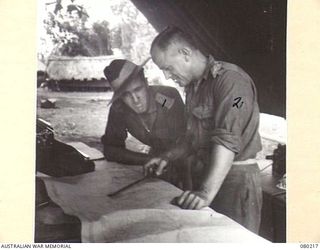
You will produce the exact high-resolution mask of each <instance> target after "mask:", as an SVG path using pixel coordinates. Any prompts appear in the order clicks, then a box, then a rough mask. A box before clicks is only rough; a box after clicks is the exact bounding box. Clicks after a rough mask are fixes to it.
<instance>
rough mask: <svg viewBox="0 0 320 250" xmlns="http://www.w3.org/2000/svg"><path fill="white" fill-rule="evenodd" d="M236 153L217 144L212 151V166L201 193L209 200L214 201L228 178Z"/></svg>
mask: <svg viewBox="0 0 320 250" xmlns="http://www.w3.org/2000/svg"><path fill="white" fill-rule="evenodd" d="M234 156H235V154H234V152H232V151H231V150H229V149H227V148H225V147H224V146H221V145H217V144H215V145H214V146H213V148H212V151H211V159H210V166H209V168H208V170H207V173H206V177H205V179H204V181H203V183H202V186H201V191H203V192H205V193H206V194H207V196H208V199H209V200H211V201H212V200H213V199H214V198H215V196H216V194H217V193H218V191H219V189H220V187H221V185H222V183H223V181H224V179H225V177H226V176H227V174H228V172H229V170H230V168H231V166H232V163H233V159H234Z"/></svg>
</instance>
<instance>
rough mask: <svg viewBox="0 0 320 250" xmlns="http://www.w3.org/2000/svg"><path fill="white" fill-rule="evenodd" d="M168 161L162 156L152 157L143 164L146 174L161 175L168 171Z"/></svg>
mask: <svg viewBox="0 0 320 250" xmlns="http://www.w3.org/2000/svg"><path fill="white" fill-rule="evenodd" d="M167 165H168V161H167V160H164V159H162V158H159V157H158V158H152V159H151V160H149V161H148V162H147V163H146V164H145V165H144V166H143V174H144V176H160V175H162V174H163V173H164V172H165V171H166V166H167Z"/></svg>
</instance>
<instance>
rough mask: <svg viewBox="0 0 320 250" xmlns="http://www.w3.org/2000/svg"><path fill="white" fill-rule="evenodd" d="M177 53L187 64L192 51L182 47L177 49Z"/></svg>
mask: <svg viewBox="0 0 320 250" xmlns="http://www.w3.org/2000/svg"><path fill="white" fill-rule="evenodd" d="M179 53H180V54H181V55H182V56H183V57H184V59H185V60H186V61H187V62H188V61H189V60H190V57H191V55H192V50H191V49H190V48H188V47H183V48H181V49H179Z"/></svg>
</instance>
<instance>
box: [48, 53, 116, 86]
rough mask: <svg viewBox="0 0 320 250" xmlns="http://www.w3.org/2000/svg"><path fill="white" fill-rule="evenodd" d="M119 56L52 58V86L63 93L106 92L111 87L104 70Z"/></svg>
mask: <svg viewBox="0 0 320 250" xmlns="http://www.w3.org/2000/svg"><path fill="white" fill-rule="evenodd" d="M116 58H119V56H117V57H116V56H114V55H112V56H98V57H83V56H81V57H66V56H59V57H51V58H50V59H49V60H48V64H47V69H46V71H47V74H48V78H49V81H50V84H49V85H50V86H54V88H58V89H60V90H63V91H75V90H87V91H106V90H109V89H110V85H109V83H108V81H107V79H106V78H105V76H104V74H103V69H104V68H105V67H106V66H107V65H109V64H110V63H111V61H112V60H114V59H116Z"/></svg>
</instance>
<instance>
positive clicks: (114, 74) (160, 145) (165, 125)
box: [101, 59, 186, 187]
mask: <svg viewBox="0 0 320 250" xmlns="http://www.w3.org/2000/svg"><path fill="white" fill-rule="evenodd" d="M104 74H105V76H106V78H107V79H108V81H109V83H110V85H111V87H112V89H113V90H114V95H113V97H112V99H111V101H110V104H112V105H111V107H110V111H109V117H108V121H107V126H106V130H105V134H104V135H103V136H102V138H101V141H102V143H103V146H104V155H105V157H106V159H107V160H108V161H116V162H119V163H124V164H129V165H144V164H145V163H146V162H148V161H149V160H150V159H151V158H152V157H153V156H154V155H158V154H159V153H162V152H164V151H165V150H167V149H168V148H170V147H173V146H174V145H176V143H177V141H178V139H179V138H180V137H181V136H182V135H184V133H185V130H186V124H185V117H184V103H183V101H182V98H181V96H180V94H179V92H178V91H177V90H176V89H175V88H172V87H168V86H159V85H157V86H149V85H148V83H147V80H146V78H145V76H144V71H143V67H142V66H137V65H135V64H134V63H132V62H130V61H128V60H122V59H118V60H114V61H112V62H111V64H110V65H109V66H107V67H106V68H105V69H104ZM128 132H129V133H130V134H131V135H133V136H134V137H135V138H136V139H138V140H139V141H141V142H142V143H144V144H146V145H148V146H150V151H149V153H143V152H134V151H131V150H129V149H127V148H126V147H125V140H126V138H127V136H128ZM173 165H177V164H173ZM174 169H175V168H174ZM178 179H180V180H181V178H178V176H177V171H176V169H175V170H173V171H171V172H170V173H167V176H166V180H168V181H170V182H172V183H173V184H175V185H177V184H178V183H177V182H178ZM180 187H181V186H180Z"/></svg>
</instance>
